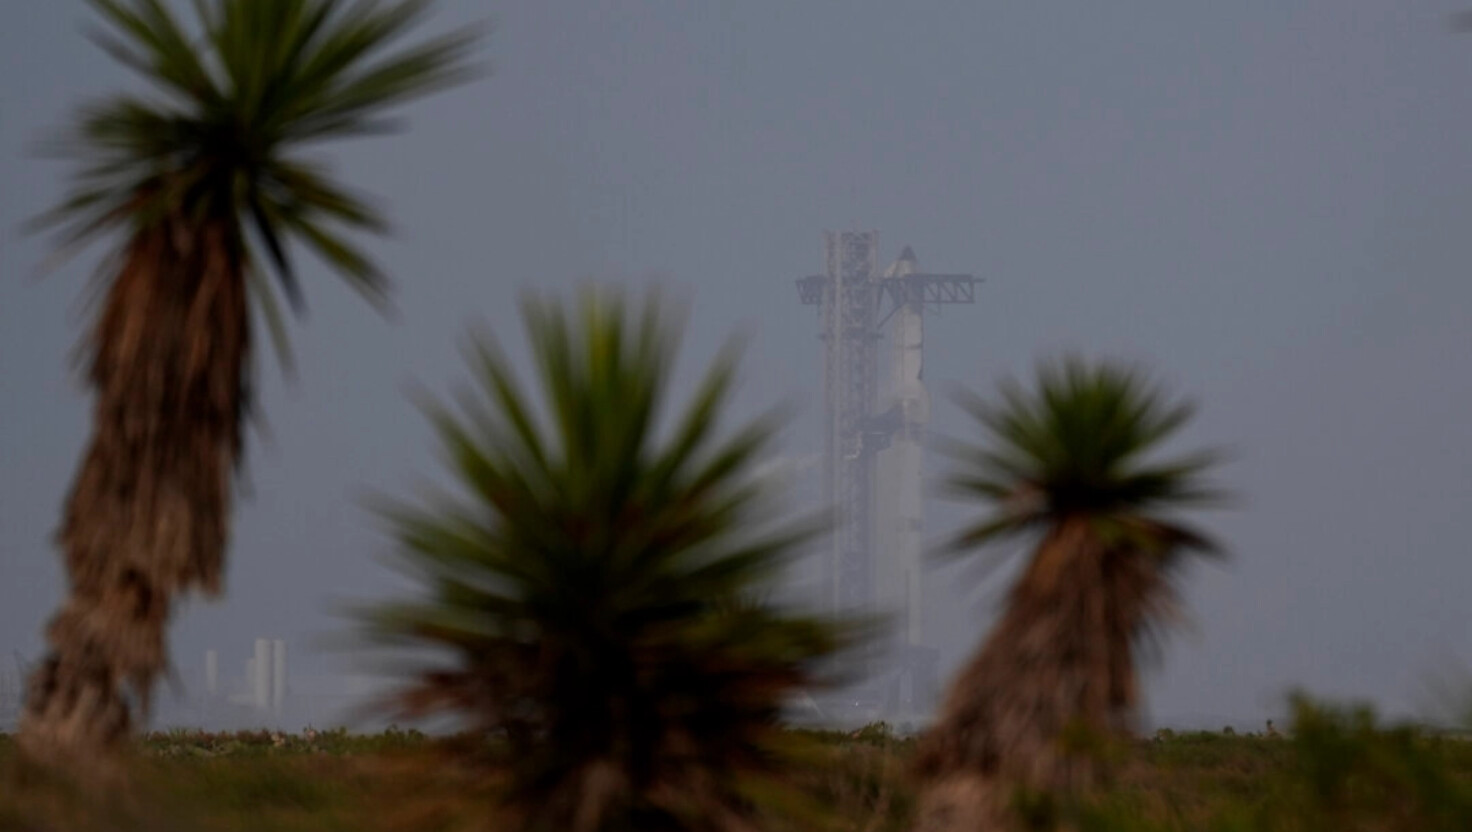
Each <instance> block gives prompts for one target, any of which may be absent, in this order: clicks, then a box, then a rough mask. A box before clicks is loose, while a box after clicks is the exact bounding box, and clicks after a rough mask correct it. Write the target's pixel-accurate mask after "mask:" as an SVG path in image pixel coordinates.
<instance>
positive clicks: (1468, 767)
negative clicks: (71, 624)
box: [0, 716, 1472, 832]
mask: <svg viewBox="0 0 1472 832" xmlns="http://www.w3.org/2000/svg"><path fill="white" fill-rule="evenodd" d="M1305 727H1306V730H1303V731H1300V732H1299V734H1298V736H1296V737H1295V738H1293V739H1269V738H1265V737H1253V736H1229V735H1223V734H1213V733H1192V734H1180V735H1169V734H1166V735H1162V736H1160V737H1157V738H1156V739H1153V740H1151V741H1147V742H1140V743H1137V744H1135V745H1133V746H1131V747H1129V748H1123V749H1114V750H1112V751H1110V752H1108V753H1110V754H1112V755H1113V758H1112V761H1113V765H1111V766H1110V769H1111V771H1112V772H1113V773H1114V782H1113V784H1112V786H1111V788H1110V789H1109V790H1107V791H1106V792H1105V793H1104V794H1103V795H1102V796H1101V797H1098V798H1096V799H1094V800H1092V801H1090V802H1089V803H1087V804H1083V805H1076V806H1058V805H1053V804H1051V803H1048V802H1047V801H1033V802H1025V805H1026V806H1027V808H1028V811H1029V813H1030V815H1031V816H1032V817H1033V819H1034V821H1035V823H1036V824H1037V826H1038V828H1053V827H1054V826H1056V824H1057V823H1058V822H1059V821H1060V820H1062V819H1067V820H1069V821H1070V822H1072V823H1073V824H1074V825H1075V827H1076V828H1078V829H1080V830H1085V831H1086V832H1087V830H1096V832H1105V831H1106V830H1121V831H1123V830H1148V831H1149V832H1166V830H1172V831H1173V830H1182V832H1184V830H1193V832H1194V831H1195V830H1208V831H1209V830H1221V831H1222V832H1226V830H1243V831H1244V832H1245V831H1247V830H1278V829H1283V830H1287V829H1319V828H1335V829H1366V830H1369V829H1375V830H1401V829H1405V830H1410V829H1415V830H1436V829H1466V828H1472V827H1468V826H1464V825H1462V824H1464V823H1465V822H1466V821H1467V819H1468V818H1469V817H1472V815H1467V814H1461V813H1463V812H1466V811H1469V810H1472V802H1469V801H1468V798H1469V795H1472V742H1468V741H1466V740H1463V739H1455V738H1441V737H1434V736H1429V735H1422V734H1416V733H1415V732H1409V731H1395V730H1381V729H1373V728H1372V729H1370V730H1368V731H1361V730H1357V729H1356V727H1355V724H1354V723H1353V721H1352V720H1351V719H1349V718H1348V717H1345V718H1343V719H1340V718H1338V717H1332V716H1331V717H1328V718H1326V719H1325V721H1324V722H1323V724H1320V725H1317V726H1315V725H1307V726H1305ZM1360 727H1361V728H1363V727H1365V726H1363V725H1362V726H1360ZM808 736H809V737H811V738H813V739H816V740H818V742H819V744H820V745H821V754H822V756H823V759H822V760H820V761H818V764H816V765H813V766H810V767H807V768H805V769H804V770H803V771H801V772H799V773H798V774H796V775H795V776H796V777H798V778H799V781H800V783H801V785H802V786H803V790H804V792H805V793H806V794H807V795H808V796H809V797H810V798H811V800H812V803H813V805H814V806H815V807H817V808H818V809H819V811H820V812H821V813H822V815H823V816H824V817H825V818H826V819H828V820H830V821H831V822H832V824H833V827H834V828H837V829H851V830H873V832H884V831H885V830H901V829H906V828H907V827H908V825H909V822H910V818H911V817H912V811H913V808H914V787H913V784H912V783H911V782H910V780H909V778H908V777H907V776H906V768H907V764H908V760H909V755H910V753H911V751H912V749H913V741H912V740H907V739H901V738H897V737H894V736H892V735H890V734H889V733H888V732H887V731H885V730H883V729H881V728H871V729H866V730H864V731H860V732H856V733H854V734H839V733H821V734H816V733H815V734H809V735H808ZM471 750H472V748H471V745H470V744H469V743H468V741H466V740H464V739H456V740H436V739H431V738H428V737H425V736H424V735H422V734H419V733H417V732H412V731H410V732H405V731H397V730H390V731H388V732H385V733H382V734H374V735H353V734H348V733H347V732H345V731H329V732H321V733H314V732H313V733H308V734H306V735H302V734H297V735H283V734H277V733H272V732H247V733H230V734H208V733H203V732H174V733H169V734H154V735H151V736H149V737H147V738H145V739H144V741H143V742H142V743H141V745H140V749H139V752H138V755H137V757H136V759H135V760H134V761H133V763H132V764H131V767H130V773H131V775H132V781H133V783H132V786H131V788H130V791H129V793H128V795H127V796H126V797H125V798H123V799H117V800H108V801H100V800H98V799H95V798H90V797H88V796H86V795H83V794H79V793H77V792H76V791H75V790H72V789H69V788H68V787H65V786H63V785H61V784H58V783H55V782H45V781H41V780H37V779H35V776H34V775H26V774H23V773H22V772H21V771H20V770H19V768H18V766H17V764H16V761H15V759H14V758H15V755H14V747H13V745H12V744H11V742H10V741H9V740H8V739H7V738H5V737H4V736H3V735H0V831H3V832H12V830H26V831H27V832H40V831H41V830H63V829H66V830H71V829H78V830H102V829H108V830H145V829H147V830H162V831H163V832H170V830H180V832H182V831H183V830H205V831H207V832H209V831H213V830H221V831H222V832H223V830H242V832H243V830H260V829H276V830H309V829H310V830H339V829H341V830H407V829H412V830H415V831H416V832H427V831H428V830H459V829H466V830H470V829H506V828H509V825H508V824H507V822H506V819H505V818H498V817H497V816H496V810H495V808H494V805H495V788H496V785H497V778H496V776H495V774H494V773H493V772H488V771H486V770H485V769H483V768H480V767H478V766H477V765H476V764H475V763H474V762H472V755H470V754H468V753H467V752H469V751H471ZM771 827H772V828H774V829H784V828H798V827H792V826H788V825H787V824H784V823H778V822H775V821H774V822H773V823H772V824H771Z"/></svg>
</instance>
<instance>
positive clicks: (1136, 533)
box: [917, 359, 1221, 829]
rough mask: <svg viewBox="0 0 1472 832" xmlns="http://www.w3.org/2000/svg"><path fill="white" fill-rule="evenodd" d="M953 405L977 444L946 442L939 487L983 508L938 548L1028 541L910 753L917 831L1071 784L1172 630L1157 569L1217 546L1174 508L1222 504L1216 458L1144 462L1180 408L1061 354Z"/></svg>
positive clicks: (994, 811) (1167, 575) (1165, 578)
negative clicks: (991, 617) (947, 463)
mask: <svg viewBox="0 0 1472 832" xmlns="http://www.w3.org/2000/svg"><path fill="white" fill-rule="evenodd" d="M961 404H962V405H963V406H964V407H965V408H966V410H967V411H968V412H969V413H970V414H971V415H972V416H973V417H974V418H975V419H976V420H977V421H978V422H979V423H980V425H981V427H982V428H983V429H984V430H985V431H986V432H987V433H989V434H990V441H989V442H987V443H986V444H984V445H974V446H973V445H962V446H960V447H958V448H957V449H956V454H957V460H958V463H959V465H958V468H957V470H956V472H955V473H954V475H953V476H952V477H951V479H950V481H949V483H948V484H949V486H950V487H951V488H952V490H953V491H954V493H956V494H958V495H959V496H961V497H963V498H965V499H969V500H974V501H977V502H979V503H981V504H982V505H983V506H985V507H986V508H987V509H988V513H987V514H986V515H985V516H983V517H982V518H980V519H979V520H978V521H976V522H975V523H974V524H972V525H971V526H969V527H967V528H965V529H964V530H963V531H962V532H961V533H960V534H959V535H958V536H957V538H956V539H955V540H954V541H953V551H956V552H969V551H972V550H974V549H975V548H977V547H981V546H986V545H995V544H1005V543H1008V542H1016V541H1019V540H1021V541H1024V542H1028V541H1030V542H1032V543H1033V544H1034V545H1035V548H1033V551H1032V554H1031V556H1030V557H1029V558H1028V559H1027V561H1026V562H1025V563H1024V564H1023V565H1022V569H1021V572H1020V575H1019V576H1018V578H1017V579H1016V582H1015V583H1014V584H1013V586H1012V588H1011V590H1010V591H1009V593H1008V595H1007V597H1006V600H1005V602H1004V606H1003V608H1002V611H1001V616H1000V619H999V620H998V623H997V624H996V626H995V627H994V628H993V630H992V631H991V634H990V635H989V636H988V637H987V639H986V641H985V643H984V644H983V645H982V647H981V649H980V651H979V652H978V653H977V654H976V656H975V657H974V658H973V659H972V660H971V662H970V663H969V664H967V665H966V666H965V667H964V668H963V669H962V670H961V672H960V674H959V675H958V676H957V678H956V680H955V682H954V683H953V684H952V687H951V689H950V693H949V695H948V697H947V699H946V702H945V703H944V706H943V708H942V710H941V713H940V715H939V718H938V720H937V722H936V724H935V726H934V727H933V728H932V729H931V730H930V731H929V733H927V735H926V736H925V737H924V738H923V740H922V742H921V744H920V748H919V752H918V757H917V765H918V770H919V773H920V774H921V776H922V778H923V780H924V781H925V784H926V789H925V799H924V800H923V801H922V819H921V820H922V824H921V828H925V829H931V828H934V829H952V828H954V829H960V828H980V827H981V825H982V824H983V823H985V822H987V821H990V822H992V823H1001V822H1004V821H1002V820H1001V818H1002V814H999V813H1003V814H1004V813H1005V811H1006V808H1007V805H1008V802H1009V801H1010V800H1011V799H1012V795H1013V790H1014V789H1016V788H1023V789H1030V790H1041V791H1050V790H1070V789H1078V788H1082V787H1086V786H1087V785H1088V784H1089V782H1090V781H1091V779H1092V777H1093V775H1094V773H1095V762H1096V760H1097V757H1096V756H1095V755H1092V754H1090V753H1087V751H1088V748H1089V747H1094V748H1097V746H1096V745H1093V743H1097V742H1098V741H1101V740H1106V741H1107V740H1108V739H1110V738H1114V737H1118V736H1120V735H1122V734H1124V733H1127V732H1128V731H1130V730H1131V729H1132V727H1133V723H1134V719H1135V717H1136V708H1137V705H1138V701H1139V693H1138V680H1137V677H1136V667H1137V664H1138V659H1139V656H1138V651H1139V649H1140V648H1142V647H1149V646H1151V645H1152V644H1153V643H1154V641H1155V639H1156V638H1157V637H1158V636H1159V634H1160V633H1161V630H1162V629H1163V628H1164V627H1165V626H1166V625H1169V624H1170V623H1171V622H1172V621H1174V620H1175V615H1176V612H1177V610H1176V595H1175V592H1174V590H1173V586H1172V582H1171V577H1172V576H1173V574H1174V572H1175V571H1176V569H1177V567H1178V566H1179V565H1180V564H1181V563H1182V561H1183V560H1184V557H1185V556H1186V555H1187V554H1191V553H1197V554H1211V553H1216V552H1217V551H1218V549H1217V547H1216V545H1215V544H1214V543H1213V542H1212V541H1211V540H1210V539H1209V538H1208V537H1207V536H1206V535H1205V534H1204V533H1202V532H1201V531H1199V530H1197V529H1194V528H1192V527H1190V526H1188V525H1186V524H1184V523H1183V522H1182V521H1181V520H1180V519H1178V517H1177V516H1176V512H1177V511H1178V510H1180V509H1182V508H1186V507H1191V506H1201V505H1203V504H1207V503H1211V502H1213V501H1215V500H1217V499H1218V498H1219V497H1220V496H1221V495H1220V494H1219V492H1217V491H1216V490H1214V489H1212V488H1211V487H1209V486H1208V485H1206V484H1205V483H1204V481H1203V476H1204V474H1205V473H1206V472H1207V469H1209V468H1210V467H1211V466H1212V465H1213V464H1214V463H1215V462H1216V461H1217V459H1218V456H1217V455H1216V454H1214V453H1210V452H1201V453H1194V454H1188V455H1185V456H1180V457H1177V458H1174V459H1168V460H1161V459H1159V452H1160V448H1161V445H1162V444H1163V443H1164V442H1166V441H1167V440H1169V439H1170V438H1171V437H1172V436H1173V435H1174V434H1175V433H1176V431H1177V430H1179V429H1180V428H1181V427H1182V426H1183V425H1184V424H1186V422H1187V421H1188V420H1189V419H1190V417H1191V415H1192V413H1193V407H1192V406H1191V405H1190V404H1189V403H1183V402H1173V401H1169V400H1168V399H1167V398H1166V397H1165V396H1164V395H1163V394H1162V393H1161V392H1160V390H1159V389H1157V388H1155V387H1153V386H1151V385H1150V384H1149V383H1147V381H1146V380H1145V379H1144V378H1143V377H1142V376H1141V374H1139V373H1138V372H1135V371H1133V370H1130V369H1126V368H1121V367H1116V366H1111V365H1108V364H1098V365H1092V364H1089V363H1087V362H1085V361H1083V360H1081V359H1069V360H1065V361H1062V362H1060V363H1057V364H1053V365H1045V366H1044V367H1042V368H1041V370H1040V372H1039V375H1038V383H1037V387H1036V389H1035V390H1034V391H1032V392H1029V391H1027V390H1025V389H1023V388H1022V387H1021V386H1020V385H1019V384H1016V383H1014V382H1009V383H1006V384H1004V385H1003V387H1002V390H1001V401H1000V402H999V404H998V406H992V405H990V404H988V403H986V402H983V401H982V400H980V399H978V398H976V397H975V396H964V397H963V398H962V399H961ZM948 812H949V813H950V815H951V817H952V818H953V819H952V820H949V821H948V820H946V817H947V813H948ZM963 818H964V819H963ZM967 824H970V825H967ZM986 828H991V827H986Z"/></svg>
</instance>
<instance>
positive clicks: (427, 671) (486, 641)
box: [364, 289, 846, 832]
mask: <svg viewBox="0 0 1472 832" xmlns="http://www.w3.org/2000/svg"><path fill="white" fill-rule="evenodd" d="M663 309H664V307H662V305H661V304H660V303H659V302H658V300H657V296H656V295H653V294H651V295H649V297H648V300H647V302H645V303H643V304H642V305H639V306H637V307H636V306H635V305H634V304H630V303H628V302H627V301H625V300H624V299H622V297H621V296H620V295H619V294H617V293H614V292H609V291H607V290H602V291H600V290H596V289H589V290H587V291H585V292H584V293H583V294H582V295H581V296H580V303H579V305H578V308H577V310H576V311H575V312H574V311H570V310H569V309H568V308H567V307H565V306H563V305H560V304H558V303H556V302H552V301H549V300H538V299H535V298H528V299H527V300H526V301H525V302H524V303H523V315H524V320H525V321H526V325H527V330H528V333H529V336H530V345H531V351H532V355H533V357H534V359H535V363H536V367H537V376H536V382H537V384H536V386H535V390H536V394H537V395H536V396H535V397H533V396H529V395H528V394H527V393H526V392H524V390H523V388H522V386H521V385H520V383H519V382H518V380H517V379H516V378H515V377H514V374H513V373H512V371H511V370H510V368H509V367H508V365H507V363H506V361H505V360H504V358H503V357H502V356H501V354H500V353H499V352H498V351H497V350H496V348H495V347H494V346H492V344H491V343H490V342H489V341H488V340H487V339H485V338H479V339H477V340H475V342H474V345H473V349H472V350H471V351H470V363H471V364H472V366H473V368H474V371H475V376H474V378H475V382H476V384H477V385H478V388H479V389H474V388H472V389H468V390H462V391H461V394H460V395H459V396H458V398H457V399H456V401H457V402H458V403H459V407H458V410H457V409H455V408H446V407H442V406H438V405H434V404H430V405H428V406H427V413H428V415H429V417H430V418H431V419H432V420H433V423H434V425H435V428H436V430H437V432H438V435H439V439H440V442H441V444H442V445H443V451H444V457H445V460H446V462H447V465H448V468H449V470H450V473H451V475H452V476H453V477H454V479H455V480H456V481H457V485H458V486H459V488H458V493H454V492H439V493H436V494H434V495H432V496H429V497H427V498H425V499H423V500H418V501H412V502H407V503H406V502H403V501H389V502H387V503H386V504H385V505H384V506H382V507H381V508H380V510H381V512H382V513H383V516H384V517H385V518H386V520H387V521H388V527H389V530H390V532H391V534H392V535H393V536H394V538H395V539H396V540H397V549H398V551H399V553H400V557H401V560H402V563H403V565H404V566H405V567H407V570H408V572H409V574H411V575H414V576H416V577H417V578H418V580H419V582H420V583H421V585H422V586H423V588H424V592H423V595H422V597H421V598H419V599H418V600H414V601H409V602H405V603H400V604H393V605H388V606H383V607H374V608H370V609H369V610H368V611H367V612H365V613H364V615H365V622H366V632H367V633H368V634H369V636H370V637H371V638H373V639H374V640H377V641H379V642H381V643H383V644H387V645H390V646H392V647H398V648H419V649H420V650H421V651H422V652H423V651H424V649H425V648H432V650H429V651H428V652H431V653H433V654H434V655H436V656H438V657H439V659H438V661H436V662H431V663H430V664H428V665H425V666H423V667H421V668H419V669H418V672H417V673H416V674H415V675H413V676H411V677H410V678H411V682H410V683H409V684H408V685H406V686H405V688H404V689H403V690H402V691H401V692H400V693H399V695H398V696H397V697H396V698H395V703H394V704H395V705H396V706H397V707H398V708H401V709H402V710H403V711H404V712H405V713H407V714H409V715H411V716H419V715H425V714H431V713H435V712H450V713H453V714H459V715H461V716H462V717H464V718H467V719H468V720H469V721H470V723H471V724H472V725H473V726H474V727H476V728H478V729H479V730H481V731H484V732H486V733H487V734H488V735H491V736H494V737H499V738H500V742H501V744H500V745H499V746H497V747H499V749H500V750H501V752H502V755H501V756H500V757H498V759H499V760H500V761H501V762H503V763H505V764H506V765H507V768H508V769H509V770H510V772H511V776H512V778H513V780H512V784H511V787H510V791H509V792H508V794H507V798H508V801H509V804H510V806H512V807H513V808H514V809H515V810H517V811H518V812H519V813H520V815H521V817H522V821H523V822H524V823H525V824H526V825H527V826H528V827H529V828H536V829H541V828H546V829H558V830H563V829H572V830H588V831H589V832H591V830H609V829H640V830H659V829H713V830H714V829H720V830H739V829H748V828H750V827H749V825H748V823H749V821H750V817H751V810H752V807H753V806H754V805H756V804H755V796H756V795H758V794H763V793H765V794H770V793H771V791H772V789H773V788H774V787H776V786H779V785H780V780H779V779H778V778H776V777H774V775H776V774H778V773H780V771H781V764H782V762H783V761H784V760H785V759H789V757H788V756H787V755H788V752H789V751H790V750H791V749H788V748H786V744H787V743H789V742H790V741H791V740H792V737H791V736H790V735H788V734H787V732H784V731H782V730H781V729H780V728H779V725H778V717H779V716H780V714H781V710H782V707H783V705H784V703H785V702H786V701H787V700H788V697H790V696H791V695H793V694H794V693H795V692H796V691H797V690H798V689H800V688H802V687H805V686H808V685H812V684H814V683H816V682H817V681H818V680H817V678H816V676H815V669H814V664H815V663H816V662H818V661H819V660H821V659H823V658H824V657H826V656H830V655H831V654H833V653H834V651H835V650H836V649H838V647H839V645H840V642H841V641H843V640H845V639H846V636H845V634H844V631H843V630H842V629H841V628H839V627H838V626H836V625H834V624H832V623H830V622H827V621H824V620H822V619H819V618H815V617H811V616H808V615H804V614H802V613H801V612H800V611H797V610H794V609H791V608H788V607H785V606H782V605H778V604H776V603H772V602H767V601H763V600H762V599H763V597H764V596H765V595H766V594H767V592H768V590H769V589H770V588H772V587H773V581H774V579H775V578H776V577H777V576H778V574H779V572H780V571H781V570H782V567H783V566H784V564H785V563H786V562H787V560H788V558H789V557H790V556H791V555H792V553H793V551H794V547H796V546H797V545H798V544H800V543H801V542H802V541H804V540H806V539H808V538H809V536H810V535H811V534H812V533H813V531H814V530H815V529H814V527H813V524H811V523H805V522H797V521H792V520H784V519H782V518H783V517H787V516H790V515H786V514H785V513H784V512H781V511H779V510H778V506H777V505H775V504H774V500H772V499H771V495H770V494H769V493H768V492H769V490H770V487H769V485H768V484H767V483H766V482H765V480H764V478H763V477H762V476H761V472H760V466H759V464H758V463H759V462H760V460H761V457H762V456H763V455H764V454H765V453H766V452H767V451H768V450H769V449H770V447H771V445H772V442H773V438H774V427H775V422H774V418H773V416H771V415H769V416H766V417H762V418H758V419H757V420H755V421H753V422H751V423H749V424H746V425H744V426H742V427H739V428H737V429H735V430H733V431H732V432H730V433H727V434H725V435H724V436H723V435H722V431H721V430H720V425H719V417H720V416H721V414H722V412H723V411H724V410H725V409H726V408H727V407H728V404H729V398H730V395H731V389H732V383H733V379H734V372H735V361H734V354H733V353H732V352H731V351H729V350H728V351H727V352H725V353H724V354H723V355H722V357H721V358H720V359H719V360H718V361H717V362H716V363H715V364H714V366H712V367H711V368H710V369H709V371H708V372H706V374H705V376H704V378H703V380H702V381H701V382H700V383H699V385H698V389H697V390H696V392H695V393H694V395H693V397H692V398H691V400H690V401H689V403H688V404H687V405H686V406H685V407H684V408H683V410H681V411H679V412H666V411H667V409H668V408H667V406H668V404H669V402H668V399H669V398H670V390H669V387H670V369H671V364H672V363H673V358H674V356H676V355H677V354H678V353H679V344H678V338H677V337H676V335H675V330H674V329H673V328H672V327H671V326H670V325H669V324H668V323H667V321H668V313H667V312H665V311H662V310H663Z"/></svg>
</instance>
